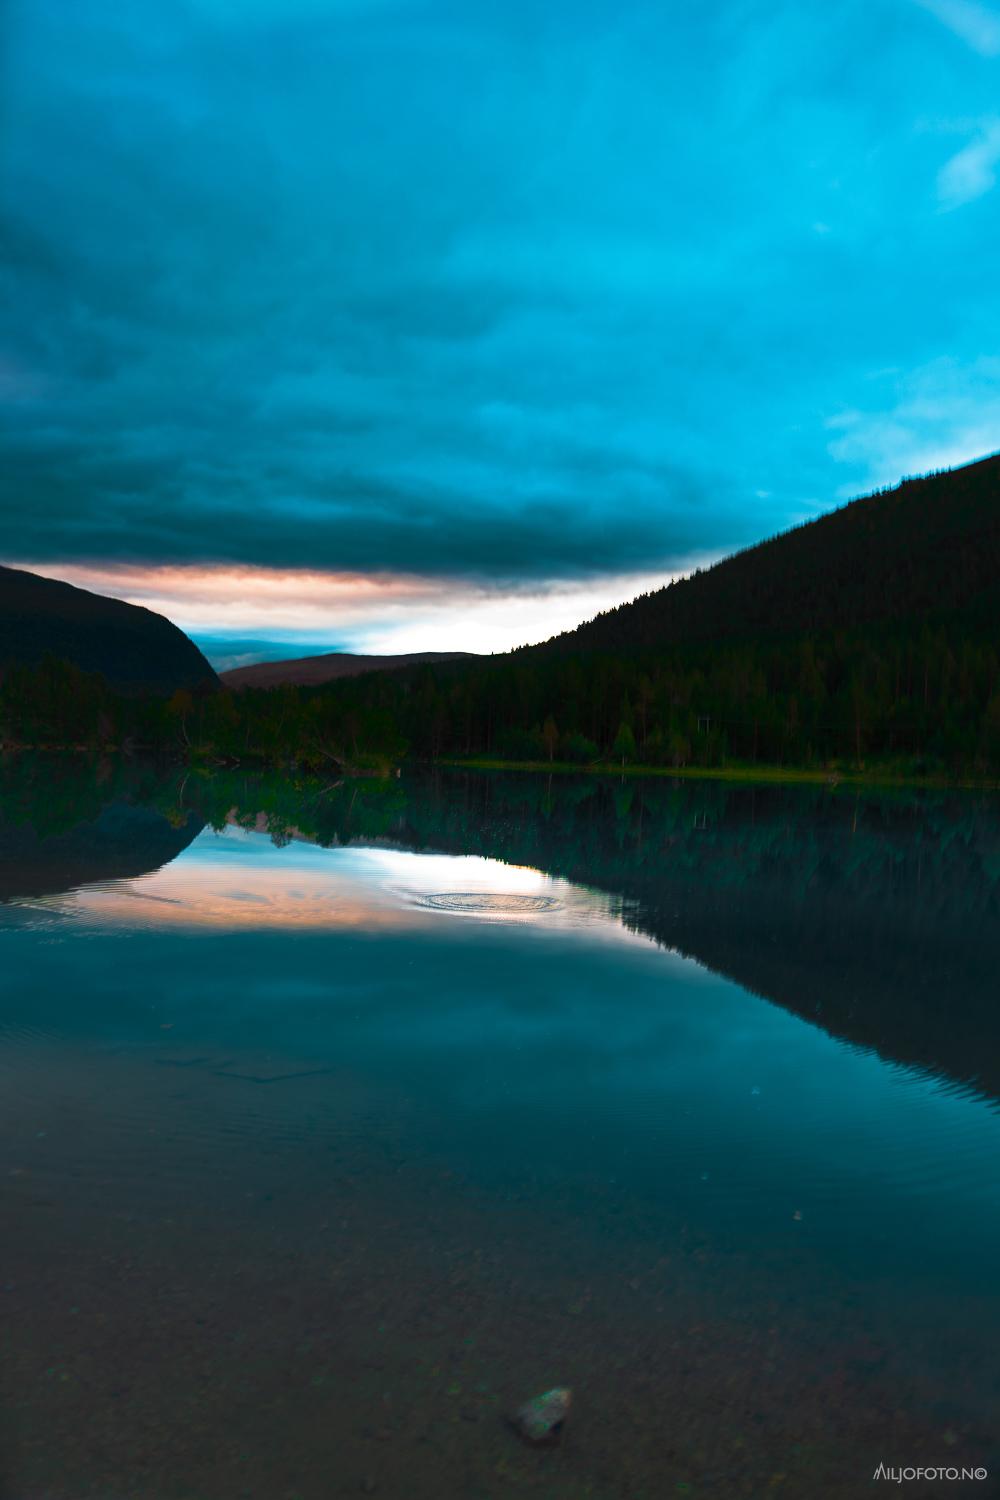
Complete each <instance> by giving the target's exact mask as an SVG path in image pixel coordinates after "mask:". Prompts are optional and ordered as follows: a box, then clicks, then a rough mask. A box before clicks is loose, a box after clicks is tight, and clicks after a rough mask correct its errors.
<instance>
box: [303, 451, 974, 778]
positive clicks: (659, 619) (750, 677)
mask: <svg viewBox="0 0 1000 1500" xmlns="http://www.w3.org/2000/svg"><path fill="white" fill-rule="evenodd" d="M998 648H1000V458H991V459H987V460H984V461H983V462H981V463H977V464H972V465H969V466H968V467H967V468H963V469H959V470H956V471H954V472H952V473H947V474H938V475H934V476H932V477H931V478H928V479H924V480H916V481H909V482H906V483H904V484H902V485H900V486H899V487H898V488H897V489H895V490H892V491H888V492H885V493H882V494H878V495H873V496H870V497H868V498H866V499H862V500H858V501H855V502H854V503H852V504H851V505H848V506H845V507H844V508H843V509H841V510H839V511H835V512H833V513H831V514H830V515H828V516H824V517H822V518H821V519H819V520H818V521H814V522H811V523H810V524H809V525H806V526H802V527H799V528H797V529H796V530H794V531H790V532H787V533H785V534H783V535H782V536H779V537H777V538H774V539H773V540H771V541H767V542H762V543H761V544H760V545H759V546H757V547H753V548H751V549H749V550H748V551H746V552H742V553H739V554H738V555H737V556H735V557H732V558H729V559H726V560H725V561H724V562H721V563H719V564H718V565H717V566H716V567H714V568H711V569H709V570H708V571H706V572H701V573H697V574H695V575H694V576H693V577H691V578H689V579H686V580H684V581H683V582H679V583H676V584H673V585H672V586H671V587H670V588H667V589H664V590H661V591H660V592H658V593H655V594H650V595H647V596H644V597H642V598H640V599H637V600H636V601H634V602H633V603H632V604H626V605H622V606H621V608H619V609H616V610H613V611H611V612H610V613H608V614H604V615H600V616H598V617H597V618H596V619H595V620H592V621H590V622H589V623H588V624H586V625H582V626H581V627H580V628H579V629H578V630H575V631H572V632H569V633H568V634H566V635H562V636H559V637H556V638H555V639H553V640H551V641H548V642H546V643H545V644H544V645H541V646H536V647H531V648H526V649H523V650H520V651H515V652H512V653H511V654H509V655H507V656H502V657H494V658H490V659H488V660H483V661H480V662H475V663H471V664H458V663H452V664H450V665H449V666H448V667H446V668H438V669H437V670H435V671H433V672H430V671H418V672H409V673H404V674H399V675H397V676H395V677H394V678H393V680H392V681H387V680H385V679H382V680H380V681H376V680H375V679H373V678H371V677H365V678H359V679H357V680H355V681H354V682H352V683H344V684H341V685H338V687H337V688H336V689H334V690H333V691H335V692H336V694H337V698H338V701H339V702H340V703H341V704H342V705H343V708H344V711H345V712H348V711H351V712H355V713H356V712H359V711H360V710H361V709H362V708H365V709H368V710H371V709H373V708H376V707H377V708H378V709H379V710H381V711H382V712H384V713H386V714H388V715H389V716H390V717H391V718H392V719H393V721H394V722H395V723H396V724H397V726H398V728H399V730H400V733H401V735H402V736H403V737H404V738H405V739H406V740H407V741H408V743H409V744H410V746H411V749H412V751H413V753H415V754H417V755H423V756H429V757H439V756H446V755H469V754H471V755H475V754H479V755H489V756H497V757H501V758H507V759H516V760H525V759H527V760H550V761H569V762H576V763H580V764H588V763H592V762H595V761H600V760H605V761H607V760H614V761H618V762H622V763H629V762H641V763H644V764H649V765H668V766H677V767H681V766H685V765H690V764H698V765H710V766H722V765H727V764H731V763H732V762H734V761H736V762H746V763H749V764H761V763H769V764H775V765H797V766H807V767H809V766H817V765H826V764H830V763H849V764H851V765H867V764H868V763H870V762H872V761H876V762H881V763H887V762H888V763H892V764H894V765H895V766H896V767H897V768H898V769H899V770H901V771H903V772H907V773H917V774H921V773H924V772H945V773H947V774H996V773H997V771H998V770H1000V657H998Z"/></svg>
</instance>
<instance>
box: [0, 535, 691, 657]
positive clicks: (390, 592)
mask: <svg viewBox="0 0 1000 1500" xmlns="http://www.w3.org/2000/svg"><path fill="white" fill-rule="evenodd" d="M711 560H712V559H709V558H707V557H706V558H701V557H699V558H696V559H692V561H691V568H694V567H695V566H704V565H705V564H706V563H707V562H709V561H711ZM9 565H10V566H11V567H19V568H26V569H27V570H28V571H29V572H33V573H40V574H42V575H43V576H45V577H47V578H60V579H63V580H64V581H65V582H67V583H72V584H75V585H76V586H77V587H78V588H84V589H90V590H91V591H92V592H94V593H97V594H106V595H109V596H110V597H113V598H117V599H125V600H127V601H128V602H129V603H130V604H141V605H144V606H145V607H146V608H147V609H153V610H156V611H157V613H159V614H163V615H166V616H167V618H168V619H170V620H172V621H173V622H174V623H175V624H176V625H179V626H180V627H181V629H182V630H185V631H187V632H188V634H190V635H212V634H216V633H218V632H227V633H232V634H233V635H244V636H264V637H267V638H270V639H274V638H275V636H277V638H278V639H281V638H283V637H284V636H285V635H288V637H289V655H290V656H291V655H295V654H297V653H296V650H295V637H296V636H298V637H307V638H309V639H311V640H317V639H319V640H322V639H329V640H330V641H335V642H341V641H343V642H345V643H346V649H349V650H352V651H357V652H361V653H365V654H369V655H381V654H392V653H396V652H407V651H475V652H482V653H489V652H500V651H510V650H512V649H513V648H514V647H516V646H524V645H533V644H535V643H536V642H538V641H543V640H547V639H548V638H549V637H550V636H553V635H558V634H559V632H560V631H563V630H572V629H573V628H574V627H575V626H577V625H579V624H581V623H582V622H583V621H584V620H588V619H591V618H592V617H593V616H594V615H595V614H598V613H600V611H602V610H606V609H611V608H613V607H614V606H615V605H617V604H624V603H626V602H627V601H628V600H630V599H634V598H636V596H637V595H639V594H643V593H648V592H651V591H652V590H654V589H659V588H662V587H663V586H664V585H665V584H668V583H671V582H672V581H674V580H675V579H677V578H682V577H684V576H685V573H686V572H687V571H690V570H689V569H685V570H682V571H678V572H673V573H664V572H652V573H617V574H609V575H607V576H605V577H601V578H595V579H590V580H574V581H571V582H566V581H552V582H538V583H533V584H524V585H522V586H518V587H516V588H515V587H506V588H505V587H503V586H500V585H488V584H485V583H483V584H480V583H474V582H470V581H468V580H455V581H450V580H446V579H440V578H428V577H422V576H419V575H416V574H388V573H386V574H374V573H333V572H324V571H308V570H301V569H296V570H291V569H279V568H260V567H237V566H229V565H212V566H195V565H192V566H188V567H181V566H168V567H144V566H139V565H137V564H124V563H123V564H111V563H109V564H105V565H98V564H84V563H68V562H67V563H36V562H32V561H30V560H19V561H11V562H10V564H9ZM299 654H301V653H299Z"/></svg>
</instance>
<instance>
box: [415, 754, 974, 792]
mask: <svg viewBox="0 0 1000 1500" xmlns="http://www.w3.org/2000/svg"><path fill="white" fill-rule="evenodd" d="M435 764H437V765H442V766H464V767H467V768H468V769H470V770H476V771H534V772H538V771H541V772H545V773H548V772H555V773H558V774H560V775H565V774H568V773H574V774H576V775H580V774H581V773H582V774H585V775H588V776H658V777H668V778H670V779H684V780H688V779H690V780H699V781H742V782H767V783H772V784H773V783H779V784H787V785H792V784H807V785H820V786H822V785H827V786H872V787H875V786H882V787H894V786H907V787H937V788H954V787H964V788H970V789H974V790H978V791H1000V781H998V780H997V779H996V778H995V777H992V778H974V777H965V776H963V777H957V776H945V775H934V776H916V775H908V774H906V773H904V772H900V771H898V770H894V769H892V768H891V767H878V766H871V767H860V768H842V767H827V768H822V769H819V770H813V769H810V768H808V767H805V766H802V767H795V766H760V765H740V764H729V765H725V766H644V765H638V764H626V765H621V764H616V763H615V762H614V761H600V762H595V763H594V764H591V765H577V764H574V763H572V762H570V761H558V760H555V761H549V760H498V759H495V758H488V757H485V756H470V757H468V758H465V759H458V758H446V759H441V760H438V761H436V762H435Z"/></svg>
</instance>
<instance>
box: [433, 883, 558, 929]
mask: <svg viewBox="0 0 1000 1500" xmlns="http://www.w3.org/2000/svg"><path fill="white" fill-rule="evenodd" d="M415 900H416V904H417V905H418V906H425V907H429V908H430V909H431V910H432V911H450V912H456V913H458V914H459V915H462V916H470V917H484V918H485V919H486V920H488V921H504V920H511V921H515V922H517V921H523V920H524V919H525V918H526V917H532V916H537V915H540V914H541V913H549V912H553V911H558V910H559V905H560V903H559V902H558V901H557V900H556V898H555V897H554V896H520V895H514V894H512V893H511V892H509V891H497V892H496V893H491V892H488V891H439V892H438V893H437V894H435V895H428V896H417V897H415Z"/></svg>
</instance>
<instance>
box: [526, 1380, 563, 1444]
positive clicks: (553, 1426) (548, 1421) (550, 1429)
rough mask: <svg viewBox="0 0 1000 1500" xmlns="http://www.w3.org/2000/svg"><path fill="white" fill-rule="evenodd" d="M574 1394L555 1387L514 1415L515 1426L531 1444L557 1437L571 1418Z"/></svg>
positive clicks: (533, 1398)
mask: <svg viewBox="0 0 1000 1500" xmlns="http://www.w3.org/2000/svg"><path fill="white" fill-rule="evenodd" d="M572 1400H573V1396H572V1392H571V1391H569V1390H568V1389H567V1388H566V1386H563V1385H557V1386H554V1387H553V1389H552V1390H551V1391H545V1392H543V1394H542V1395H541V1396H534V1397H532V1399H531V1400H530V1401H526V1402H525V1404H524V1405H523V1406H522V1407H521V1408H520V1409H519V1410H518V1411H517V1412H515V1414H514V1426H515V1427H516V1428H517V1430H518V1432H520V1434H521V1436H522V1437H525V1438H527V1439H528V1441H529V1442H531V1443H542V1442H544V1441H545V1439H546V1438H550V1437H553V1436H555V1435H556V1434H557V1433H558V1432H559V1430H560V1428H561V1427H562V1425H563V1423H564V1422H565V1420H566V1418H567V1417H568V1416H569V1409H570V1404H571V1402H572Z"/></svg>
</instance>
